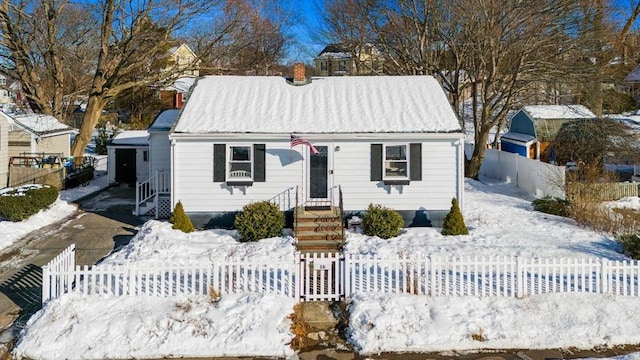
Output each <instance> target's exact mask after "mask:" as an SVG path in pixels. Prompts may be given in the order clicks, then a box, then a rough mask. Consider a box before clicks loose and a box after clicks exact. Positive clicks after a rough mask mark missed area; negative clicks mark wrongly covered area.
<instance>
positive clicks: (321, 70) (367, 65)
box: [314, 44, 384, 76]
mask: <svg viewBox="0 0 640 360" xmlns="http://www.w3.org/2000/svg"><path fill="white" fill-rule="evenodd" d="M352 54H353V53H352V52H350V51H349V50H348V49H347V48H346V47H345V46H343V45H341V44H330V45H327V46H326V47H325V48H324V49H322V51H321V52H320V53H319V54H318V55H317V56H316V57H315V59H314V63H315V67H316V71H317V75H318V76H342V75H376V74H382V73H383V64H384V60H383V57H382V55H381V54H380V51H379V50H378V49H377V48H376V47H375V46H374V45H372V44H367V45H365V46H364V48H363V49H362V50H361V51H359V56H358V57H354V56H353V55H352ZM356 62H357V65H356Z"/></svg>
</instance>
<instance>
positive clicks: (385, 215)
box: [362, 204, 404, 239]
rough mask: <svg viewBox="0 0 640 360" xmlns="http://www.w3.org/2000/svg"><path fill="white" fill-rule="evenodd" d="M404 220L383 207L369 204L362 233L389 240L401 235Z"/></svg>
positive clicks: (396, 213) (394, 212)
mask: <svg viewBox="0 0 640 360" xmlns="http://www.w3.org/2000/svg"><path fill="white" fill-rule="evenodd" d="M403 226H404V220H403V219H402V216H401V215H400V213H398V212H397V211H395V210H393V209H389V208H386V207H383V206H382V205H373V204H369V207H368V208H367V212H366V213H365V214H364V216H363V217H362V232H363V233H364V234H365V235H369V236H377V237H380V238H383V239H389V238H392V237H395V236H398V235H400V230H402V227H403Z"/></svg>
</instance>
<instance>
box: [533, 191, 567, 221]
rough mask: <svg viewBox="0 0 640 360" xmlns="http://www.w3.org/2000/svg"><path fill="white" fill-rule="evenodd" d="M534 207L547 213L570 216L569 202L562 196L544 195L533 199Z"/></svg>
mask: <svg viewBox="0 0 640 360" xmlns="http://www.w3.org/2000/svg"><path fill="white" fill-rule="evenodd" d="M532 205H533V208H534V209H535V210H536V211H540V212H543V213H546V214H551V215H558V216H564V217H567V216H569V202H568V201H567V200H564V199H560V198H552V197H548V196H547V197H543V198H540V199H535V200H533V203H532Z"/></svg>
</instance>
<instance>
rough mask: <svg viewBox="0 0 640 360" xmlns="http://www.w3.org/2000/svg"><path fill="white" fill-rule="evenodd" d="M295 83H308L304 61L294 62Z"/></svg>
mask: <svg viewBox="0 0 640 360" xmlns="http://www.w3.org/2000/svg"><path fill="white" fill-rule="evenodd" d="M293 83H294V84H296V85H301V84H306V83H307V78H306V76H305V74H304V64H303V63H295V64H293Z"/></svg>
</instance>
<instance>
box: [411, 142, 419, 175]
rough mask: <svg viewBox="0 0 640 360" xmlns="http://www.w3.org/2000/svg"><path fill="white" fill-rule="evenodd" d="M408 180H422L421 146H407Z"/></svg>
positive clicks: (416, 144)
mask: <svg viewBox="0 0 640 360" xmlns="http://www.w3.org/2000/svg"><path fill="white" fill-rule="evenodd" d="M409 161H410V162H411V163H410V164H409V180H415V181H421V180H422V144H421V143H414V144H409Z"/></svg>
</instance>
